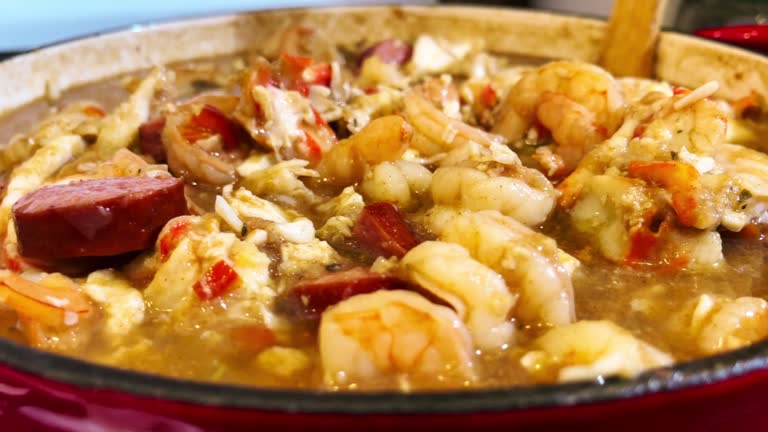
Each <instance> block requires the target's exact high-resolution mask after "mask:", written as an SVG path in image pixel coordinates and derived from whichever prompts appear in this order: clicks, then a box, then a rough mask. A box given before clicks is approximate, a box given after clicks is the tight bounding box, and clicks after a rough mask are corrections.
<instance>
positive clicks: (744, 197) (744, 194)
mask: <svg viewBox="0 0 768 432" xmlns="http://www.w3.org/2000/svg"><path fill="white" fill-rule="evenodd" d="M750 198H752V192H750V191H748V190H746V189H744V190H742V191H741V193H740V194H739V204H746V202H747V201H749V199H750Z"/></svg>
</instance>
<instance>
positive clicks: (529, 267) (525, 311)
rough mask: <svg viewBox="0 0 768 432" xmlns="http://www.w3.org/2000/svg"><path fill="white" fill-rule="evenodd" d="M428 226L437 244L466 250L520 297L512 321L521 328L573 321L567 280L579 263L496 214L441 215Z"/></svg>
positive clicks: (551, 242) (551, 243) (541, 237)
mask: <svg viewBox="0 0 768 432" xmlns="http://www.w3.org/2000/svg"><path fill="white" fill-rule="evenodd" d="M430 222H431V223H430V228H432V229H433V231H436V232H438V233H439V238H440V240H442V241H445V242H450V243H456V244H460V245H462V246H464V247H465V248H466V249H467V250H468V251H469V253H470V255H471V256H472V257H473V258H474V259H476V260H478V261H480V262H481V263H483V264H485V265H487V266H488V267H490V268H491V269H493V270H494V271H496V272H498V273H499V274H501V275H502V276H503V277H504V279H505V280H506V281H507V285H508V286H509V287H510V289H512V290H513V291H516V292H518V293H519V295H520V297H519V300H518V302H517V304H516V306H515V308H514V309H513V316H514V317H516V318H517V319H519V320H521V321H522V322H523V323H524V324H549V325H562V324H568V323H571V322H573V321H574V320H575V309H574V307H575V306H574V300H573V285H572V283H571V275H572V273H573V271H574V270H575V268H576V267H577V266H578V261H576V259H575V258H573V257H571V256H569V255H568V254H566V253H565V252H563V251H561V250H560V249H558V248H557V244H556V243H555V241H554V240H552V239H551V238H549V237H547V236H545V235H543V234H539V233H537V232H535V231H533V230H531V229H530V228H528V227H526V226H525V225H523V224H521V223H519V222H518V221H516V220H514V219H512V218H510V217H507V216H504V215H502V214H501V213H499V212H496V211H481V212H456V213H453V214H447V215H446V214H445V213H443V214H442V215H436V217H431V218H430Z"/></svg>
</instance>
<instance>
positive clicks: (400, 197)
mask: <svg viewBox="0 0 768 432" xmlns="http://www.w3.org/2000/svg"><path fill="white" fill-rule="evenodd" d="M431 183H432V172H430V171H429V170H428V169H427V168H426V167H424V166H423V165H421V164H418V163H416V162H412V161H406V160H398V161H394V162H382V163H380V164H378V165H376V166H374V167H373V168H371V169H370V170H369V171H368V172H367V173H366V174H365V177H364V178H363V181H362V183H360V192H362V194H363V195H364V196H365V197H366V198H368V199H369V201H370V202H391V203H395V204H397V206H398V207H400V208H412V207H414V206H416V205H418V204H419V203H420V202H421V197H422V196H423V195H424V194H425V192H427V191H429V185H430V184H431Z"/></svg>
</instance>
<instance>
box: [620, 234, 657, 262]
mask: <svg viewBox="0 0 768 432" xmlns="http://www.w3.org/2000/svg"><path fill="white" fill-rule="evenodd" d="M658 241H659V235H658V233H654V232H651V231H650V230H649V229H648V228H647V227H641V228H639V229H638V230H637V231H635V232H633V233H632V234H631V235H630V237H629V253H628V254H627V261H628V262H629V263H640V262H644V261H647V260H649V259H650V258H651V257H653V255H654V253H655V252H656V246H657V244H658Z"/></svg>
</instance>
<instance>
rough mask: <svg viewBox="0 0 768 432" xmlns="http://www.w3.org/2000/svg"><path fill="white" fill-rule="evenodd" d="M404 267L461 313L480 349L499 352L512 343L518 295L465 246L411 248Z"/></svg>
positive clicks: (441, 244)
mask: <svg viewBox="0 0 768 432" xmlns="http://www.w3.org/2000/svg"><path fill="white" fill-rule="evenodd" d="M400 265H401V267H402V269H403V272H404V273H405V275H406V276H407V277H408V278H409V279H411V280H412V281H414V282H416V283H417V284H418V285H420V286H421V287H422V288H424V289H425V290H427V291H429V292H430V293H432V294H434V295H435V296H437V297H438V298H440V299H442V300H444V301H446V302H447V303H448V304H450V305H451V306H452V307H453V309H454V310H456V311H457V312H458V315H459V317H461V318H462V319H464V321H465V323H466V324H467V327H468V328H469V331H470V332H471V333H472V338H473V340H474V341H475V343H476V344H477V346H478V347H480V348H481V349H498V348H499V347H501V346H502V345H504V344H506V343H509V342H510V341H511V339H512V336H513V333H514V326H513V324H512V322H510V321H509V319H508V316H509V313H510V311H511V309H512V307H513V306H514V304H515V301H516V300H517V295H515V294H512V293H511V292H510V290H509V289H508V288H507V285H506V283H505V282H504V279H503V278H502V277H501V276H500V275H499V274H498V273H496V272H495V271H493V270H491V269H490V268H488V267H486V266H485V265H483V264H481V263H480V262H478V261H476V260H474V259H473V258H472V257H471V256H470V255H469V252H467V250H466V249H464V248H463V247H462V246H460V245H458V244H452V243H445V242H437V241H428V242H424V243H421V244H420V245H418V246H416V247H415V248H413V249H411V250H410V251H409V252H408V253H407V254H406V255H405V256H404V257H403V259H402V261H401V262H400Z"/></svg>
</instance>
